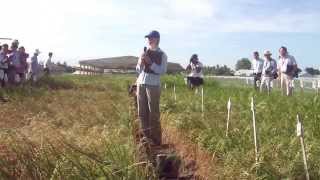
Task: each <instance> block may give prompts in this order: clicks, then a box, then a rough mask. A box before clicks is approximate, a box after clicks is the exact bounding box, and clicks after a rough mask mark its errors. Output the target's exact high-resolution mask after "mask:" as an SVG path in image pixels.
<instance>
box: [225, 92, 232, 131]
mask: <svg viewBox="0 0 320 180" xmlns="http://www.w3.org/2000/svg"><path fill="white" fill-rule="evenodd" d="M227 109H228V117H227V129H226V137H228V131H229V122H230V112H231V99H230V97H229V100H228V104H227Z"/></svg>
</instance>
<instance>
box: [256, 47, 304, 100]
mask: <svg viewBox="0 0 320 180" xmlns="http://www.w3.org/2000/svg"><path fill="white" fill-rule="evenodd" d="M263 55H264V59H262V58H260V56H259V52H257V51H256V52H254V53H253V62H252V64H253V75H254V83H253V84H254V88H255V89H258V87H260V91H261V92H262V91H263V90H264V89H267V91H268V93H270V92H271V88H272V87H271V85H272V81H273V80H275V79H280V87H281V89H282V92H283V94H284V95H287V96H291V95H292V93H293V79H294V78H295V77H296V76H297V74H298V65H297V62H296V60H295V58H294V56H292V55H290V54H289V52H288V50H287V48H286V47H284V46H282V47H281V48H280V49H279V60H278V62H277V61H276V60H275V59H273V58H272V53H271V52H270V51H268V50H267V51H265V52H264V54H263ZM259 82H260V84H259Z"/></svg>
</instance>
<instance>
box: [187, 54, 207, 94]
mask: <svg viewBox="0 0 320 180" xmlns="http://www.w3.org/2000/svg"><path fill="white" fill-rule="evenodd" d="M202 68H203V65H202V63H201V62H200V61H199V58H198V55H197V54H193V55H192V56H191V58H190V64H189V65H188V66H187V68H186V70H187V71H190V74H189V75H188V76H187V80H188V81H187V82H188V86H189V87H190V88H191V89H193V88H194V87H198V86H200V85H202V84H203V73H202Z"/></svg>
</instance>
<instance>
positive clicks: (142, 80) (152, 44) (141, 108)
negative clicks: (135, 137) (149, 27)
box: [136, 31, 167, 145]
mask: <svg viewBox="0 0 320 180" xmlns="http://www.w3.org/2000/svg"><path fill="white" fill-rule="evenodd" d="M145 38H147V39H148V45H149V47H148V48H145V49H144V52H143V53H142V55H141V56H140V58H139V60H138V63H137V66H136V70H137V72H138V73H139V76H138V79H137V104H138V116H139V119H140V122H141V128H142V131H143V135H144V139H147V140H148V141H149V142H150V141H151V142H150V143H151V144H153V145H161V143H162V132H161V124H160V90H161V89H160V76H161V75H163V74H165V73H166V71H167V55H166V54H165V53H164V52H163V51H162V50H161V49H160V48H159V43H160V33H159V32H158V31H151V32H150V33H149V34H148V35H146V36H145Z"/></svg>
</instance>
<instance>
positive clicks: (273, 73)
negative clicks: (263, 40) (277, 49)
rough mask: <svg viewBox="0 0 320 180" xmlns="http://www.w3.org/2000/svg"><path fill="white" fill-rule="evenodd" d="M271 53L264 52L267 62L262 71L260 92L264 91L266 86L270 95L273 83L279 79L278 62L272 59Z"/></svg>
mask: <svg viewBox="0 0 320 180" xmlns="http://www.w3.org/2000/svg"><path fill="white" fill-rule="evenodd" d="M271 55H272V54H271V52H270V51H265V52H264V57H265V61H264V63H263V69H262V80H261V85H260V92H262V91H263V89H264V86H266V88H267V91H268V94H270V92H271V83H272V81H273V80H274V79H275V78H277V76H278V75H277V61H276V60H274V59H273V58H272V57H271Z"/></svg>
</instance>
